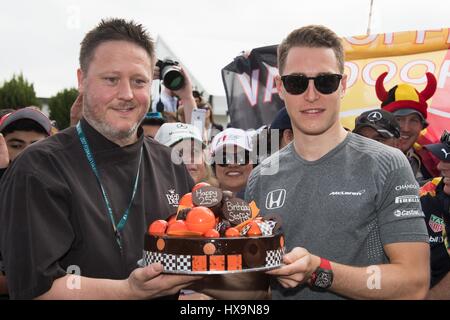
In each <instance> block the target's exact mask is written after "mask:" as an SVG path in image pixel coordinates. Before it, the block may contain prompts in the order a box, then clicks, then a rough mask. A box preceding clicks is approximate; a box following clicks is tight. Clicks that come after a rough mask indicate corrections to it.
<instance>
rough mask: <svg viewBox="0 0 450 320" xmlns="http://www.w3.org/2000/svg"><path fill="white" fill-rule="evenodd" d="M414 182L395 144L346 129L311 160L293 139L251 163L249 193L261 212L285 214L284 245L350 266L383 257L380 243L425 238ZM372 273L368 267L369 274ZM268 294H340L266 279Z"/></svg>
mask: <svg viewBox="0 0 450 320" xmlns="http://www.w3.org/2000/svg"><path fill="white" fill-rule="evenodd" d="M418 189H419V186H418V184H417V182H416V180H415V179H414V176H413V173H412V171H411V166H410V165H409V163H408V160H407V159H406V157H405V156H404V155H403V154H402V153H401V151H400V150H397V149H394V148H391V147H387V146H385V145H383V144H381V143H379V142H376V141H374V140H370V139H367V138H364V137H361V136H359V135H356V134H352V133H349V134H348V135H347V137H346V138H345V140H344V141H343V142H342V143H340V144H339V145H338V146H336V148H334V149H333V150H331V151H330V152H329V153H328V154H326V155H325V156H323V157H322V158H320V159H319V160H316V161H306V160H304V159H302V158H301V157H300V156H299V155H298V154H297V153H296V152H295V149H294V146H293V143H291V144H289V145H288V146H286V147H285V148H283V149H282V150H280V152H278V153H276V154H274V155H272V156H271V157H269V158H267V159H266V160H264V161H263V162H262V164H261V165H259V166H258V167H256V168H255V169H254V170H253V172H252V174H251V176H250V177H249V181H248V185H247V190H246V200H247V201H252V200H255V202H256V204H257V206H258V208H259V209H260V210H261V214H262V215H268V214H276V215H279V216H281V218H282V220H283V225H282V227H283V230H284V233H285V238H286V249H287V252H289V251H291V250H292V249H293V248H294V247H304V248H306V249H307V250H308V251H309V252H311V253H312V254H315V255H318V256H320V257H323V258H326V259H328V260H330V261H334V262H337V263H341V264H344V265H350V266H359V267H362V266H369V265H374V264H385V263H388V262H389V261H388V258H387V256H386V254H385V252H384V250H383V246H384V245H386V244H389V243H396V242H428V234H427V229H426V226H425V222H424V215H423V212H422V209H421V206H420V200H419V196H418ZM368 276H369V274H368ZM271 286H272V295H273V299H340V298H343V297H342V296H339V295H337V294H334V293H332V292H317V291H313V290H311V289H310V288H309V287H307V286H299V287H297V288H294V289H284V288H283V287H281V286H280V285H279V284H278V282H277V281H276V279H275V278H273V279H271Z"/></svg>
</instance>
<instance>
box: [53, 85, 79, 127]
mask: <svg viewBox="0 0 450 320" xmlns="http://www.w3.org/2000/svg"><path fill="white" fill-rule="evenodd" d="M77 96H78V90H77V89H75V88H70V89H64V90H63V91H60V92H58V93H57V94H56V96H53V97H51V98H50V99H49V100H48V107H49V109H50V119H52V120H55V121H56V126H57V127H58V129H59V130H62V129H65V128H67V127H69V126H70V108H71V107H72V104H73V103H74V101H75V100H76V99H77Z"/></svg>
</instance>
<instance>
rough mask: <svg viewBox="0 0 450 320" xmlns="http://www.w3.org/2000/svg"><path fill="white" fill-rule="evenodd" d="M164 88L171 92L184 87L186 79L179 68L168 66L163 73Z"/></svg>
mask: <svg viewBox="0 0 450 320" xmlns="http://www.w3.org/2000/svg"><path fill="white" fill-rule="evenodd" d="M162 78H163V81H164V86H165V87H166V88H168V89H170V90H178V89H181V88H182V87H183V86H184V77H183V75H182V74H181V72H180V71H179V70H178V68H177V67H173V66H167V67H166V68H164V70H163V73H162Z"/></svg>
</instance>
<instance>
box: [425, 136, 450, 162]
mask: <svg viewBox="0 0 450 320" xmlns="http://www.w3.org/2000/svg"><path fill="white" fill-rule="evenodd" d="M424 148H427V149H428V150H430V152H431V153H432V154H433V155H435V156H436V157H437V158H438V159H439V160H442V161H449V162H450V133H449V132H447V130H444V132H443V133H442V136H441V140H440V143H434V144H427V145H425V146H424Z"/></svg>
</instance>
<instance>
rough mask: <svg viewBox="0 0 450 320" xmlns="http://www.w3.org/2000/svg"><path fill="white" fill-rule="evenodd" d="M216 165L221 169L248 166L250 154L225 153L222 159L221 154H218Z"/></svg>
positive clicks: (246, 152)
mask: <svg viewBox="0 0 450 320" xmlns="http://www.w3.org/2000/svg"><path fill="white" fill-rule="evenodd" d="M215 163H216V164H217V165H218V166H221V167H227V166H229V165H239V166H246V165H248V164H249V163H250V153H249V152H248V151H245V152H244V153H242V152H238V153H223V154H222V159H220V154H217V155H216V159H215Z"/></svg>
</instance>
